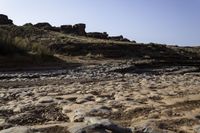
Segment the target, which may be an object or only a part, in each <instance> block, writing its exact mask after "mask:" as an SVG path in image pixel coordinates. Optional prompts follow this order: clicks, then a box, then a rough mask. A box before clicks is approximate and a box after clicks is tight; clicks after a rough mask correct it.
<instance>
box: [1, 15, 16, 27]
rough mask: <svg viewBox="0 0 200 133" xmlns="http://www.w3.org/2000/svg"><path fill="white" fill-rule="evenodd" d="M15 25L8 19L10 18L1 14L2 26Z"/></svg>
mask: <svg viewBox="0 0 200 133" xmlns="http://www.w3.org/2000/svg"><path fill="white" fill-rule="evenodd" d="M10 24H13V21H12V20H11V19H8V16H6V15H3V14H0V25H10Z"/></svg>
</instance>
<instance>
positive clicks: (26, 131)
mask: <svg viewBox="0 0 200 133" xmlns="http://www.w3.org/2000/svg"><path fill="white" fill-rule="evenodd" d="M0 133H34V132H33V131H32V130H31V129H30V128H28V127H12V128H8V129H5V130H2V131H0Z"/></svg>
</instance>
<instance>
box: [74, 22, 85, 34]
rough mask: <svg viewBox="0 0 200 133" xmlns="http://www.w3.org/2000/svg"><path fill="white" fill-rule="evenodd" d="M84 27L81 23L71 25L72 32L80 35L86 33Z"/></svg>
mask: <svg viewBox="0 0 200 133" xmlns="http://www.w3.org/2000/svg"><path fill="white" fill-rule="evenodd" d="M85 28H86V25H85V24H82V23H80V24H75V25H73V30H74V33H75V34H77V35H80V36H85V35H86V32H85Z"/></svg>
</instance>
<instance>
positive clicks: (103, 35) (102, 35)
mask: <svg viewBox="0 0 200 133" xmlns="http://www.w3.org/2000/svg"><path fill="white" fill-rule="evenodd" d="M87 37H92V38H99V39H108V34H107V33H106V32H103V33H101V32H88V33H87Z"/></svg>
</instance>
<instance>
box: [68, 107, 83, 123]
mask: <svg viewBox="0 0 200 133" xmlns="http://www.w3.org/2000/svg"><path fill="white" fill-rule="evenodd" d="M68 117H69V119H70V121H71V122H83V121H84V118H85V117H86V113H85V111H84V110H83V109H76V110H74V111H73V112H72V113H69V114H68Z"/></svg>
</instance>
